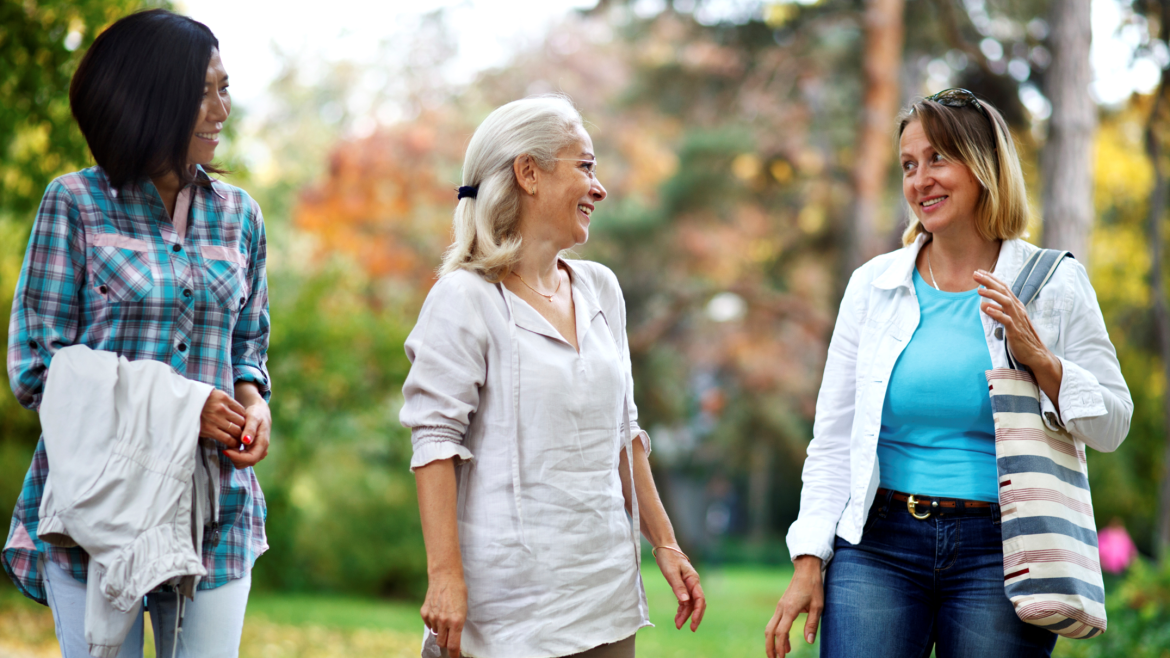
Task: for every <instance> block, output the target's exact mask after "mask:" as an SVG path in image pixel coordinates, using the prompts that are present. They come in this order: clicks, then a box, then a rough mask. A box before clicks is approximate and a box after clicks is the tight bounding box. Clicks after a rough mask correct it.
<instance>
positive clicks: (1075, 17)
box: [1040, 0, 1097, 267]
mask: <svg viewBox="0 0 1170 658" xmlns="http://www.w3.org/2000/svg"><path fill="white" fill-rule="evenodd" d="M1089 4H1090V0H1061V1H1060V2H1053V3H1052V9H1051V11H1050V13H1049V16H1048V22H1049V25H1051V29H1052V31H1051V32H1050V33H1049V49H1050V50H1051V51H1052V65H1051V66H1050V67H1049V68H1048V71H1047V72H1046V74H1045V85H1044V92H1045V94H1046V95H1047V96H1048V100H1049V101H1050V102H1051V103H1052V116H1051V117H1049V119H1048V140H1047V141H1046V142H1045V143H1044V150H1043V151H1042V152H1041V154H1040V159H1041V165H1042V167H1041V172H1042V176H1043V192H1042V194H1043V197H1042V203H1043V205H1044V238H1043V243H1044V246H1045V247H1048V248H1050V249H1066V250H1068V251H1071V252H1072V253H1073V255H1074V256H1076V258H1077V260H1079V261H1080V262H1081V264H1082V265H1085V266H1086V267H1087V266H1088V263H1089V256H1090V254H1089V236H1090V234H1091V232H1092V228H1093V139H1094V137H1095V135H1096V133H1097V106H1096V103H1094V102H1093V98H1092V96H1090V95H1089V83H1091V82H1092V81H1093V72H1092V69H1091V68H1090V66H1089V43H1090V41H1091V40H1092V27H1091V25H1090V22H1089Z"/></svg>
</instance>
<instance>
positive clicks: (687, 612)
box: [654, 547, 707, 632]
mask: <svg viewBox="0 0 1170 658" xmlns="http://www.w3.org/2000/svg"><path fill="white" fill-rule="evenodd" d="M674 548H676V549H677V547H674ZM655 553H656V555H655V556H654V559H655V560H657V561H658V568H659V569H661V570H662V575H663V576H665V577H666V582H667V584H669V585H670V589H672V590H674V597H675V598H676V599H678V612H676V613H674V627H675V628H676V629H681V628H682V627H683V624H685V623H686V621H687V617H690V618H691V632H694V631H696V630H698V628H699V624H700V623H701V622H702V621H703V613H704V612H705V611H706V610H707V598H706V597H705V596H704V595H703V586H702V585H700V584H699V572H697V571H695V568H694V567H693V566H691V562H690V560H688V559H687V558H686V557H685V556H684V555H683V554H682V552H681V551H678V550H671V549H670V548H666V547H661V548H659V549H658V550H657V551H655Z"/></svg>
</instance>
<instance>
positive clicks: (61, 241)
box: [8, 180, 85, 409]
mask: <svg viewBox="0 0 1170 658" xmlns="http://www.w3.org/2000/svg"><path fill="white" fill-rule="evenodd" d="M79 224H80V222H79V210H78V207H77V204H76V203H74V200H73V198H72V195H71V193H70V191H69V190H68V189H67V188H66V187H65V186H64V185H63V184H62V183H61V182H60V180H55V181H53V182H52V183H50V184H49V187H48V189H47V190H46V191H45V196H44V198H43V199H42V201H41V205H40V209H39V210H38V211H37V216H36V220H35V222H34V223H33V228H32V234H31V235H30V236H29V243H28V249H27V251H26V252H25V256H24V263H23V264H22V265H21V268H20V278H19V280H18V281H17V283H16V292H15V295H14V296H13V302H12V315H11V317H10V320H9V324H8V381H9V385H10V386H11V387H12V392H13V393H14V394H15V395H16V399H17V400H18V401H19V402H20V404H21V405H23V406H25V407H28V408H29V409H36V408H37V407H38V406H40V402H41V395H42V393H43V391H44V387H45V376H46V374H47V373H48V370H49V362H50V361H51V359H52V355H53V353H55V352H56V351H57V350H59V349H61V348H62V347H67V346H69V345H72V344H73V343H74V342H76V340H77V334H78V331H79V324H80V317H79V313H80V311H79V307H78V303H77V296H78V294H79V291H80V289H81V286H82V285H83V282H84V279H85V231H84V230H82V229H81V228H80V225H79Z"/></svg>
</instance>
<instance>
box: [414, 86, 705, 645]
mask: <svg viewBox="0 0 1170 658" xmlns="http://www.w3.org/2000/svg"><path fill="white" fill-rule="evenodd" d="M595 168H596V158H595V157H594V154H593V143H592V140H591V139H590V137H589V134H588V133H587V132H586V131H585V128H584V126H583V125H582V119H581V115H580V114H579V113H578V112H577V110H576V109H575V108H574V107H573V105H572V104H571V103H570V102H569V101H568V99H567V98H565V97H563V96H544V97H539V98H529V99H525V100H519V101H515V102H512V103H508V104H507V105H504V106H503V107H500V108H499V109H497V110H496V111H494V112H492V113H491V115H489V116H488V118H487V119H486V120H484V122H483V124H482V125H480V127H479V129H478V130H476V132H475V135H474V136H473V137H472V138H471V143H470V145H469V146H468V149H467V156H466V159H465V161H464V165H463V186H462V187H460V188H459V195H458V196H459V205H458V206H457V208H456V210H455V222H454V223H455V242H454V244H453V245H452V246H451V248H450V249H449V250H448V251H447V253H446V255H445V257H444V259H443V266H442V269H441V271H440V278H439V281H438V282H437V283H436V284H435V286H434V288H432V289H431V292H430V294H429V295H428V296H427V300H426V303H425V304H424V305H423V308H422V312H421V313H420V315H419V319H418V323H417V324H416V325H415V327H414V330H413V331H412V332H411V334H410V337H409V338H408V339H407V341H406V353H407V356H408V357H409V358H410V360H411V363H412V364H413V365H412V368H411V371H410V375H409V376H408V377H407V379H406V384H405V386H404V387H403V394H404V397H405V405H404V406H403V408H402V413H401V421H402V424H403V425H405V426H406V427H409V428H411V440H412V443H413V446H414V456H413V459H412V460H411V469H412V470H413V471H414V473H415V479H416V483H417V486H418V498H419V511H420V514H421V516H422V526H423V537H424V539H425V541H426V548H427V572H428V576H429V586H428V589H427V596H426V601H425V602H424V604H423V606H422V610H421V614H422V618H423V621H424V622H425V623H426V626H427V629H428V633H427V635H426V637H425V639H424V643H423V655H424V656H444V655H450V656H455V657H457V656H459V655H461V653H464V654H466V655H472V656H477V657H479V658H508V657H513V656H515V657H521V656H523V657H526V658H527V657H536V656H548V657H554V656H588V657H590V658H596V657H599V656H622V657H628V658H632V657H633V656H634V633H635V632H636V631H637V630H638V629H639V628H642V627H643V626H648V625H650V621H649V617H648V610H647V605H646V594H645V592H644V590H643V587H642V581H641V576H640V575H639V571H638V567H639V563H640V540H639V536H638V530H639V527H640V529H641V533H642V534H643V535H645V537H646V538H647V539H648V540H649V541H650V544H651V546H653V547H654V550H653V553H654V555H655V557H656V559H657V561H658V566H659V568H660V569H661V570H662V573H663V575H664V576H665V577H666V580H667V582H668V583H669V584H670V586H671V588H672V589H673V590H674V593H675V596H676V598H677V599H678V602H679V604H678V611H677V613H676V615H675V620H674V621H675V627H676V628H679V629H681V628H682V625H683V623H685V622H686V620H687V618H688V617H689V618H690V619H691V630H692V631H694V630H695V629H697V628H698V627H699V623H700V621H701V620H702V618H703V611H704V610H705V609H706V601H705V599H704V596H703V589H702V587H700V585H699V575H698V573H696V572H695V569H694V567H692V566H691V564H690V561H689V560H688V559H687V557H686V555H685V554H683V552H682V551H681V550H680V549H679V546H678V543H677V542H676V540H675V537H674V530H673V528H672V527H671V524H670V519H669V518H667V515H666V511H665V510H664V509H663V507H662V502H661V501H660V500H659V497H658V491H657V489H656V488H655V485H654V479H653V476H652V475H651V472H650V464H649V461H648V460H647V455H648V454H649V452H650V439H649V437H648V436H647V434H646V433H645V432H644V431H642V430H641V429H640V428H639V427H638V423H637V409H636V408H635V407H634V395H633V378H632V377H631V374H630V355H629V346H628V344H627V342H626V329H625V303H624V301H623V298H622V292H621V288H620V287H619V286H618V282H617V278H616V277H615V276H614V274H613V272H611V271H610V270H609V269H607V268H606V267H604V266H602V265H599V264H597V263H592V262H588V261H581V260H574V261H568V260H565V259H564V258H562V252H564V250H566V249H569V248H571V247H573V246H575V245H578V244H582V243H584V242H585V240H586V239H587V238H588V236H589V220H590V215H592V213H593V210H594V207H595V205H596V204H597V203H598V202H599V201H601V200H602V199H604V198H605V195H606V192H605V188H604V187H603V186H602V185H601V183H600V182H599V181H598V180H597V178H596V175H595V174H596V170H595ZM635 438H637V439H638V440H634V439H635ZM631 483H632V486H631ZM627 511H628V512H629V514H630V516H631V517H632V523H631V521H630V519H629V518H627V516H626V513H627Z"/></svg>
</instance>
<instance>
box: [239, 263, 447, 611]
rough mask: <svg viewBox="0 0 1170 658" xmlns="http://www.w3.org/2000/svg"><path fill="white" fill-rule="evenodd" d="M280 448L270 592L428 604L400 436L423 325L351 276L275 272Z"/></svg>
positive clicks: (267, 464)
mask: <svg viewBox="0 0 1170 658" xmlns="http://www.w3.org/2000/svg"><path fill="white" fill-rule="evenodd" d="M269 279H270V281H269V288H270V298H271V311H272V327H273V328H272V341H271V345H270V347H269V368H270V373H271V375H272V381H273V397H272V415H273V437H274V439H273V448H272V451H271V453H270V454H269V457H268V458H267V459H266V460H264V461H263V462H261V463H260V465H259V466H258V467H257V469H256V470H257V474H258V477H259V478H260V481H261V483H262V486H263V488H264V492H265V497H266V499H267V502H268V520H267V528H268V537H269V544H270V546H271V550H270V551H269V553H268V554H267V555H265V556H264V557H262V558H261V559H260V560H258V561H257V563H256V571H255V573H256V581H257V583H258V584H259V585H260V586H261V587H278V588H286V589H318V590H319V589H326V590H335V591H347V592H354V593H361V594H367V595H385V594H398V595H404V594H418V593H419V592H420V591H422V588H423V587H424V585H425V573H426V562H425V555H424V554H423V551H422V534H421V529H420V526H419V519H418V505H417V501H416V498H415V491H414V478H413V477H412V476H411V474H410V471H409V463H410V439H409V434H408V433H407V432H406V431H405V430H404V429H403V428H402V427H401V426H400V425H399V424H398V409H399V408H400V407H401V394H400V391H401V387H402V382H403V380H404V379H405V376H406V372H407V369H408V367H409V363H408V361H407V360H406V356H405V354H404V352H403V350H402V344H403V342H404V341H405V339H406V334H407V332H408V330H409V328H410V326H411V324H412V322H411V320H412V319H413V314H408V313H399V312H398V310H397V309H394V310H390V309H379V308H378V307H377V306H376V305H374V304H372V303H371V302H370V299H369V298H368V297H367V295H366V293H367V291H368V283H369V282H368V281H367V280H366V279H365V278H364V276H363V275H361V274H360V273H357V272H355V271H353V270H351V269H348V268H345V267H343V266H341V265H336V264H335V265H331V266H327V267H324V268H323V269H318V268H302V267H298V268H296V269H295V270H294V269H293V268H292V267H289V268H284V267H277V268H274V270H272V271H270V276H269Z"/></svg>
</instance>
